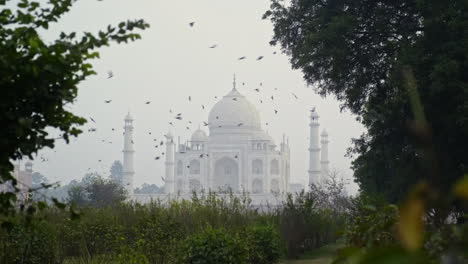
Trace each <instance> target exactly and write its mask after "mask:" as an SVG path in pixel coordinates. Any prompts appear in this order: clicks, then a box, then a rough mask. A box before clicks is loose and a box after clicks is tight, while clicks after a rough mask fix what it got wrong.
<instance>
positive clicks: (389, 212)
mask: <svg viewBox="0 0 468 264" xmlns="http://www.w3.org/2000/svg"><path fill="white" fill-rule="evenodd" d="M350 209H351V210H350V213H349V216H348V222H347V224H346V231H345V234H344V236H345V239H346V242H347V243H348V244H349V245H352V246H354V247H358V248H360V247H372V246H386V245H390V244H392V243H394V242H395V241H396V239H397V238H396V234H397V226H396V224H397V221H398V207H397V206H395V205H391V204H383V203H382V202H381V201H378V199H376V198H372V197H365V196H363V197H358V198H356V199H354V201H353V206H351V208H350Z"/></svg>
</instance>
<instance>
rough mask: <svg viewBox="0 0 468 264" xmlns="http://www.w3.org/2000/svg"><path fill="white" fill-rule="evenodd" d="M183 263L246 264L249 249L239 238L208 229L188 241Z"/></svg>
mask: <svg viewBox="0 0 468 264" xmlns="http://www.w3.org/2000/svg"><path fill="white" fill-rule="evenodd" d="M183 263H190V264H220V263H223V264H245V263H247V248H246V246H245V245H244V243H243V241H242V240H241V239H239V237H238V236H236V235H232V234H229V233H228V232H226V231H225V230H224V229H215V228H212V227H208V228H206V229H204V230H203V231H201V232H200V233H196V234H193V235H191V236H190V237H189V238H188V239H187V240H186V244H185V248H184V256H183Z"/></svg>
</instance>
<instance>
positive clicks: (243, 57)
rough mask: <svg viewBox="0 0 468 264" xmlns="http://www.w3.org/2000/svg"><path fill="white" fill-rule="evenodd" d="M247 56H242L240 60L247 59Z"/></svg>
mask: <svg viewBox="0 0 468 264" xmlns="http://www.w3.org/2000/svg"><path fill="white" fill-rule="evenodd" d="M245 58H246V57H245V56H242V57H240V58H239V59H238V60H243V59H245Z"/></svg>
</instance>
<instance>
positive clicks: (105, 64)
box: [34, 0, 363, 190]
mask: <svg viewBox="0 0 468 264" xmlns="http://www.w3.org/2000/svg"><path fill="white" fill-rule="evenodd" d="M269 4H270V3H269V1H268V0H236V1H228V0H196V1H195V0H165V1H161V0H132V1H129V0H107V1H102V2H99V1H95V0H80V1H77V3H76V4H75V6H74V7H73V9H72V10H71V12H70V13H68V14H67V15H66V16H64V17H63V19H61V20H60V21H59V23H58V24H56V25H54V26H52V27H51V28H50V30H49V31H48V32H45V33H44V34H43V36H44V38H46V39H53V38H55V37H57V36H58V34H59V33H60V32H61V31H65V32H71V31H77V32H80V31H91V32H96V31H97V30H99V29H103V28H105V27H107V25H109V24H114V25H116V24H117V23H118V22H120V21H123V20H126V19H136V18H143V19H145V20H146V21H147V22H148V23H149V24H150V25H151V27H150V28H149V29H148V30H146V31H144V32H142V40H139V41H137V42H134V43H130V44H127V45H125V44H122V45H116V44H115V45H112V46H111V47H107V48H104V49H102V50H101V59H99V60H96V61H93V65H94V66H95V70H96V71H97V72H98V75H96V76H93V77H91V78H89V79H88V80H87V81H85V82H83V83H82V84H81V85H80V89H79V95H78V98H77V100H76V103H75V104H74V105H73V106H72V107H71V108H72V110H73V112H74V113H76V114H78V115H82V116H84V117H93V118H94V119H95V120H96V122H97V124H93V123H92V122H90V123H88V124H87V125H86V126H85V127H84V129H85V130H87V129H88V128H90V127H96V128H97V131H96V132H94V133H87V132H86V133H83V134H82V135H80V136H79V137H78V139H77V140H72V141H71V142H70V144H68V145H66V144H64V143H63V142H61V143H58V144H57V146H56V148H55V149H54V150H55V152H54V151H53V150H50V149H47V150H43V151H41V152H40V154H41V155H43V156H44V157H46V158H48V162H40V161H39V160H38V161H36V162H35V164H34V169H35V171H39V172H41V173H42V174H44V175H45V176H47V177H48V178H49V179H50V180H52V181H56V180H58V181H62V182H65V183H67V182H68V181H70V180H72V179H78V178H80V177H82V176H83V175H84V174H85V173H86V172H87V171H88V168H91V171H97V172H100V173H103V174H104V175H108V171H109V167H110V165H111V163H112V162H113V161H114V160H122V146H123V136H122V131H123V118H124V116H125V115H126V113H127V111H129V110H130V111H131V113H132V115H133V117H134V118H135V122H134V125H135V133H134V141H135V149H136V153H135V171H136V174H135V179H134V181H135V186H139V185H141V184H142V183H144V182H147V183H155V184H157V185H162V180H161V176H163V174H164V160H162V161H161V160H159V161H156V160H154V158H155V157H156V156H158V155H160V152H161V150H160V149H155V148H154V145H155V144H154V141H153V139H154V138H156V139H158V140H161V139H162V135H163V134H164V133H166V132H167V131H168V130H169V129H171V130H172V132H173V133H174V134H175V135H176V136H181V138H182V139H183V140H185V139H189V138H190V135H191V133H192V131H193V130H190V131H189V130H186V128H185V127H186V126H187V121H188V120H191V121H192V122H193V124H194V125H192V126H191V127H192V128H193V129H196V128H197V127H198V124H202V122H203V121H206V120H207V118H208V113H209V110H210V109H211V107H212V106H213V104H214V103H215V102H216V99H214V96H218V97H221V96H223V95H225V94H226V93H228V92H229V91H230V90H231V88H232V76H233V74H234V73H235V74H236V76H237V83H238V89H239V91H240V92H241V93H243V94H244V95H246V96H247V98H248V99H249V100H250V101H251V102H252V103H254V104H255V105H256V107H257V109H258V110H259V112H260V116H261V118H262V123H263V124H262V125H263V128H264V129H265V130H268V132H269V133H270V134H271V135H272V137H273V138H274V139H275V140H276V142H277V143H279V142H280V140H281V135H282V134H283V133H286V134H287V136H289V138H290V145H291V176H292V181H293V182H301V183H305V182H306V180H307V177H308V176H307V169H308V168H307V167H308V151H307V148H308V139H307V138H308V134H309V126H308V123H309V118H308V115H309V110H310V109H311V108H312V107H313V106H316V107H317V111H318V113H319V115H320V123H321V128H326V129H327V131H328V132H329V135H330V141H331V143H330V146H329V148H330V151H329V152H330V161H331V167H332V168H336V169H337V170H339V171H340V172H341V173H342V174H343V175H344V176H346V177H348V178H351V175H352V171H351V170H350V169H349V166H350V160H349V159H348V158H346V157H344V155H345V153H346V149H347V148H348V147H349V146H350V145H351V138H353V137H357V136H359V135H360V134H361V133H362V132H363V128H362V126H361V125H360V124H359V123H357V122H356V121H355V120H354V117H353V116H351V115H350V114H349V113H347V112H344V113H340V111H339V105H340V103H339V102H337V101H336V100H335V99H334V98H332V97H327V98H321V97H320V96H318V95H316V94H315V93H314V92H313V91H312V89H311V88H308V87H307V86H306V84H305V82H304V81H303V79H302V74H301V72H300V71H294V70H292V69H291V66H290V64H289V62H288V58H287V56H286V55H284V54H281V52H280V50H279V48H278V47H271V46H270V45H269V41H270V40H271V37H272V34H273V33H272V25H271V23H270V22H269V21H266V20H262V19H261V16H262V14H263V13H264V12H265V11H266V10H267V9H268V7H269ZM191 21H195V25H194V27H193V28H190V27H189V26H188V23H189V22H191ZM214 44H217V47H216V48H214V49H210V48H209V47H210V46H212V45H214ZM274 51H277V52H278V53H277V54H276V55H273V52H274ZM241 56H246V57H247V59H245V60H243V61H238V60H237V58H238V57H241ZM258 56H264V59H263V60H261V61H256V60H255V59H256V58H257V57H258ZM110 70H111V71H112V72H113V73H114V77H113V78H111V79H107V72H108V71H110ZM242 82H244V83H245V86H242ZM260 82H262V83H263V86H262V87H260V85H259V84H260ZM255 88H260V89H261V92H260V93H258V92H255V91H254V89H255ZM274 88H278V89H277V90H276V91H275V89H274ZM292 93H295V94H296V95H297V96H298V97H299V100H296V99H295V98H294V97H293V95H292ZM189 95H190V96H191V97H192V101H191V102H189V101H188V99H187V98H188V96H189ZM271 95H273V96H274V98H275V99H274V100H273V101H272V100H271V99H269V97H270V96H271ZM260 99H261V100H263V102H264V103H263V104H260ZM104 100H112V103H110V104H105V103H104ZM145 101H151V104H148V105H147V104H145ZM202 104H203V105H205V110H202V108H201V105H202ZM169 109H172V110H173V111H174V113H179V112H180V113H182V114H183V117H184V121H182V122H180V121H179V122H176V121H177V120H174V118H173V116H174V115H171V114H170V113H169ZM273 109H278V110H279V112H278V114H276V115H275V114H274V110H273ZM170 121H172V122H174V123H175V124H176V126H175V127H174V128H173V127H171V126H170V125H169V124H168V122H170ZM267 122H268V123H269V125H268V126H266V125H265V123H267ZM112 128H115V131H112ZM204 129H205V131H207V132H208V129H207V127H204ZM149 132H151V135H149ZM102 140H106V143H103V142H102ZM109 141H110V142H112V144H111V143H107V142H109ZM163 151H164V150H163ZM98 160H102V162H99V161H98ZM351 189H352V190H356V186H353V187H351Z"/></svg>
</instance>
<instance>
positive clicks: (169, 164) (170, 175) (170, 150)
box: [164, 132, 175, 193]
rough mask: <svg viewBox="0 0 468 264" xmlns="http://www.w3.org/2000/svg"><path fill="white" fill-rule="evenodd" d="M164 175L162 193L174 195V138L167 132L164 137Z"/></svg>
mask: <svg viewBox="0 0 468 264" xmlns="http://www.w3.org/2000/svg"><path fill="white" fill-rule="evenodd" d="M164 137H166V162H165V163H164V164H165V165H166V173H165V179H164V192H165V193H174V191H175V190H174V169H175V168H174V149H175V144H174V137H173V136H172V134H171V132H168V133H167V134H166V135H164Z"/></svg>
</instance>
